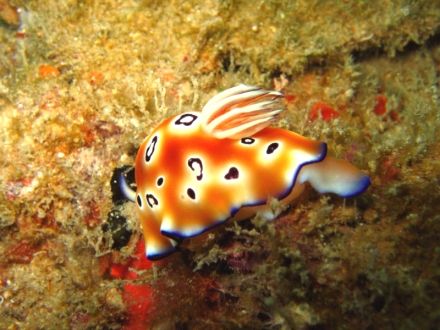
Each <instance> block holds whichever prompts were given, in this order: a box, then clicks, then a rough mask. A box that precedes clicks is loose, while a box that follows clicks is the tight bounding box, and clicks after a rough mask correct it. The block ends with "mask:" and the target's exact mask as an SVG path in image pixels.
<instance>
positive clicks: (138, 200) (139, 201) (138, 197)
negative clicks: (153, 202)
mask: <svg viewBox="0 0 440 330" xmlns="http://www.w3.org/2000/svg"><path fill="white" fill-rule="evenodd" d="M136 201H137V204H138V206H139V207H142V198H141V196H140V195H137V197H136Z"/></svg>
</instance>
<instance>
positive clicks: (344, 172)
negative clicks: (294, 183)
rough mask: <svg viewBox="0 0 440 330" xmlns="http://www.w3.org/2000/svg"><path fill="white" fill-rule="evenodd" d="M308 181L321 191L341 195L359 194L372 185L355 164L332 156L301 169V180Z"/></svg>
mask: <svg viewBox="0 0 440 330" xmlns="http://www.w3.org/2000/svg"><path fill="white" fill-rule="evenodd" d="M306 181H307V182H309V183H310V185H311V186H312V187H313V188H314V189H315V190H316V191H318V192H319V193H334V194H337V195H339V196H341V197H354V196H357V195H359V194H361V193H363V192H364V191H365V190H366V189H367V188H368V186H369V185H370V178H369V177H368V176H367V175H365V174H364V173H363V172H361V171H360V170H358V169H357V168H356V167H355V166H353V165H351V164H350V163H349V162H347V161H345V160H342V159H336V158H333V157H330V156H327V157H325V159H323V160H322V161H321V162H318V163H314V164H310V165H308V166H305V167H304V168H303V169H302V170H301V172H300V175H299V182H301V183H303V182H306Z"/></svg>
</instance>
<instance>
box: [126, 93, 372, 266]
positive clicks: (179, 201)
mask: <svg viewBox="0 0 440 330" xmlns="http://www.w3.org/2000/svg"><path fill="white" fill-rule="evenodd" d="M282 97H283V96H282V94H281V93H280V92H277V91H267V90H263V89H261V88H258V87H253V86H245V85H239V86H237V87H233V88H230V89H228V90H225V91H223V92H222V93H220V94H218V95H217V96H214V97H213V98H211V100H209V101H208V102H207V104H206V105H205V107H204V108H203V110H202V112H186V113H183V114H179V115H177V116H174V117H171V118H167V119H165V120H164V121H162V123H161V124H159V126H158V127H156V128H155V129H154V130H153V131H152V132H151V134H150V136H148V137H147V138H146V139H145V140H144V142H143V143H142V144H141V146H140V148H139V151H138V154H137V156H136V166H135V177H136V185H137V189H136V193H134V192H133V191H132V190H131V188H130V187H129V186H128V185H127V184H126V182H125V179H124V178H123V177H122V178H121V190H122V191H123V192H124V193H125V195H126V196H127V197H128V198H129V199H131V200H134V201H135V202H136V204H137V206H138V210H139V214H140V219H141V225H142V228H143V231H144V237H145V241H146V254H147V257H148V258H149V259H152V260H156V259H159V258H162V257H164V256H166V255H168V254H170V253H172V252H173V251H175V249H176V246H177V245H178V244H179V243H180V241H181V240H182V239H185V238H190V237H194V236H197V235H200V234H202V233H204V232H206V231H208V230H210V229H212V228H214V227H216V226H218V225H220V224H222V223H224V222H225V221H227V220H241V219H245V218H249V217H252V216H253V215H255V213H256V212H262V213H261V214H263V215H266V216H267V217H268V218H270V219H271V218H273V217H275V216H276V213H271V211H270V207H269V205H268V203H267V201H268V200H270V198H276V199H278V200H279V201H280V203H281V204H282V205H289V204H290V203H291V202H293V201H294V200H295V199H297V198H298V196H299V195H300V194H301V193H302V192H303V190H304V188H305V185H306V183H307V182H309V183H310V184H311V186H312V187H314V188H315V189H316V190H318V191H319V192H322V193H324V192H332V193H336V194H338V195H340V196H343V197H349V196H354V195H357V194H360V193H361V192H363V191H364V190H365V189H366V188H367V187H368V185H369V184H370V180H369V178H368V177H367V176H366V175H364V174H363V173H362V172H361V171H359V170H358V169H357V168H356V167H354V166H353V165H351V164H349V163H348V162H346V161H344V160H337V159H334V158H331V157H329V156H327V146H326V144H325V143H322V142H318V141H313V140H310V139H308V138H305V137H303V136H301V135H299V134H296V133H294V132H290V131H287V130H284V129H279V128H273V127H269V125H270V124H271V123H272V122H273V121H274V119H275V118H276V117H277V116H278V114H279V113H280V112H281V110H282V108H283V104H282V102H281V100H282Z"/></svg>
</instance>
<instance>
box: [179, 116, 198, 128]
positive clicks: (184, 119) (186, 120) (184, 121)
mask: <svg viewBox="0 0 440 330" xmlns="http://www.w3.org/2000/svg"><path fill="white" fill-rule="evenodd" d="M196 119H197V116H196V115H193V114H192V113H184V114H183V115H181V116H180V117H179V118H178V119H177V120H176V121H175V124H176V125H184V126H190V125H192V123H193V122H194V121H195V120H196Z"/></svg>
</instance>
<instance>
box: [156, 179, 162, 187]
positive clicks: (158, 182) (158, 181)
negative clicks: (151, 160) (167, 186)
mask: <svg viewBox="0 0 440 330" xmlns="http://www.w3.org/2000/svg"><path fill="white" fill-rule="evenodd" d="M156 184H157V186H158V187H160V186H161V185H163V177H161V176H160V177H159V178H158V179H157V181H156Z"/></svg>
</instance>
